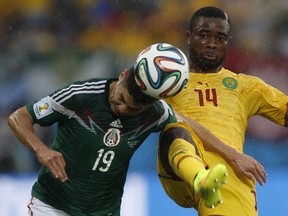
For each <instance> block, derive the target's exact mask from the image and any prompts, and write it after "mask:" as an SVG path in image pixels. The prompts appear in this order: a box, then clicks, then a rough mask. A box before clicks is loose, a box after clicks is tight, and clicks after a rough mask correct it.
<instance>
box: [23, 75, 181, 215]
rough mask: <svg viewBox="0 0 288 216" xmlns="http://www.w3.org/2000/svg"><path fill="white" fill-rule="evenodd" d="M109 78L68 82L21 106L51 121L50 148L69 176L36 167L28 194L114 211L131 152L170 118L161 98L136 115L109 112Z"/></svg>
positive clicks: (74, 211) (62, 205) (65, 205)
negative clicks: (62, 179) (65, 178)
mask: <svg viewBox="0 0 288 216" xmlns="http://www.w3.org/2000/svg"><path fill="white" fill-rule="evenodd" d="M110 82H111V80H100V79H91V80H87V81H78V82H74V83H72V84H71V85H69V86H67V87H65V88H63V89H60V90H58V91H56V92H54V93H53V94H51V95H49V96H47V97H45V98H43V99H42V100H40V101H38V102H36V103H33V104H31V105H28V106H27V108H28V111H29V112H30V114H31V115H32V118H33V121H34V123H37V124H40V125H41V126H49V125H51V124H53V123H57V133H56V137H55V140H54V142H53V145H52V148H53V149H54V150H57V151H59V152H61V153H62V154H63V156H64V158H65V161H66V172H67V174H68V178H69V179H68V181H66V182H65V183H61V182H60V181H59V180H58V179H55V178H54V177H53V175H52V174H51V173H50V172H49V170H47V169H46V168H45V167H42V168H41V170H40V172H39V177H38V180H37V182H36V183H35V184H34V186H33V189H32V195H33V196H35V197H37V198H38V199H40V200H41V201H43V202H45V203H47V204H49V205H51V206H53V207H55V208H57V209H61V210H64V211H65V212H67V213H68V214H70V215H77V216H78V215H97V216H98V215H110V214H109V213H113V214H111V215H118V214H119V211H120V204H121V198H122V195H123V188H124V183H125V180H126V174H127V169H128V166H129V161H130V159H131V157H132V155H133V153H134V152H135V151H136V150H137V149H138V148H139V146H140V145H141V144H142V143H143V142H144V140H145V139H146V138H147V137H148V136H149V134H150V133H152V132H158V131H159V130H161V128H162V127H163V126H164V125H165V124H167V123H169V122H175V121H176V119H175V115H174V113H173V111H172V110H171V108H170V107H169V106H168V105H167V104H166V103H165V102H164V101H161V100H160V101H158V102H156V103H155V104H154V105H153V106H151V107H150V108H149V109H148V110H146V111H144V112H142V113H140V114H138V115H136V116H126V117H117V116H115V115H114V114H113V113H112V111H111V109H110V105H109V102H108V94H109V84H110ZM115 211H116V212H118V213H116V214H115Z"/></svg>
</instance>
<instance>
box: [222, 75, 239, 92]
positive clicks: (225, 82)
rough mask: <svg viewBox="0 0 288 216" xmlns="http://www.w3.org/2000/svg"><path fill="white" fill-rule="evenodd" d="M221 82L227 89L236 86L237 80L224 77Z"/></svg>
mask: <svg viewBox="0 0 288 216" xmlns="http://www.w3.org/2000/svg"><path fill="white" fill-rule="evenodd" d="M222 84H223V85H224V86H225V87H226V88H228V89H236V88H237V87H238V82H237V80H236V79H234V78H231V77H226V78H224V79H223V80H222Z"/></svg>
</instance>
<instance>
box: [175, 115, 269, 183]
mask: <svg viewBox="0 0 288 216" xmlns="http://www.w3.org/2000/svg"><path fill="white" fill-rule="evenodd" d="M178 115H179V117H180V119H181V118H182V119H183V120H184V121H185V122H186V123H188V124H189V125H190V127H191V128H192V129H193V131H194V132H195V133H196V134H197V136H198V137H199V138H200V139H201V141H202V143H203V146H204V149H205V150H206V151H211V152H214V153H216V154H218V155H219V156H220V157H222V158H223V159H224V160H225V161H226V162H227V163H228V164H229V165H230V166H231V167H232V169H233V170H234V172H235V174H236V175H237V176H238V178H242V177H243V176H245V177H247V178H249V179H251V180H254V181H255V180H256V181H258V183H259V184H260V185H262V186H263V185H264V183H266V177H267V173H266V171H265V169H264V167H263V166H262V165H261V164H260V163H259V162H258V161H257V160H255V159H254V158H253V157H251V156H249V155H246V154H242V153H240V152H238V151H237V150H236V149H234V148H232V147H230V146H228V145H226V144H225V143H223V142H222V141H221V140H219V139H218V138H217V137H216V136H214V135H213V134H212V133H211V132H210V131H209V130H208V129H206V128H205V127H203V126H202V125H200V124H199V123H198V122H196V121H194V120H192V119H190V118H187V117H184V116H183V115H180V114H178V113H177V116H178Z"/></svg>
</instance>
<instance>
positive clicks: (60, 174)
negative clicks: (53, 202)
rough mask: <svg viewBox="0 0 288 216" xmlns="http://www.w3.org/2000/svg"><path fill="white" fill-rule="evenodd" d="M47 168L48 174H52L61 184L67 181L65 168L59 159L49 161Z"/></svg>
mask: <svg viewBox="0 0 288 216" xmlns="http://www.w3.org/2000/svg"><path fill="white" fill-rule="evenodd" d="M60 158H61V157H60ZM47 168H48V169H49V170H50V172H51V173H52V174H53V176H54V177H55V178H58V179H59V180H60V181H62V182H64V181H66V180H67V174H66V171H65V166H64V165H63V162H62V160H61V159H59V158H54V160H51V161H49V164H48V165H47Z"/></svg>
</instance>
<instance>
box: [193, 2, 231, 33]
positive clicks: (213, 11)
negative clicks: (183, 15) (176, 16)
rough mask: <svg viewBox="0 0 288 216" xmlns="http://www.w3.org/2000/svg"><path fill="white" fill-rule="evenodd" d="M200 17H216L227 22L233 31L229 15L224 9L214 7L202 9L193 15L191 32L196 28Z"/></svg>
mask: <svg viewBox="0 0 288 216" xmlns="http://www.w3.org/2000/svg"><path fill="white" fill-rule="evenodd" d="M200 17H214V18H220V19H224V20H227V21H228V24H229V26H230V30H231V21H230V18H229V17H228V15H227V13H226V12H225V11H223V10H222V9H220V8H217V7H213V6H207V7H203V8H200V9H198V10H197V11H196V12H195V13H194V14H193V15H192V17H191V20H190V30H192V29H193V28H194V27H195V25H196V24H197V22H198V19H199V18H200Z"/></svg>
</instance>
